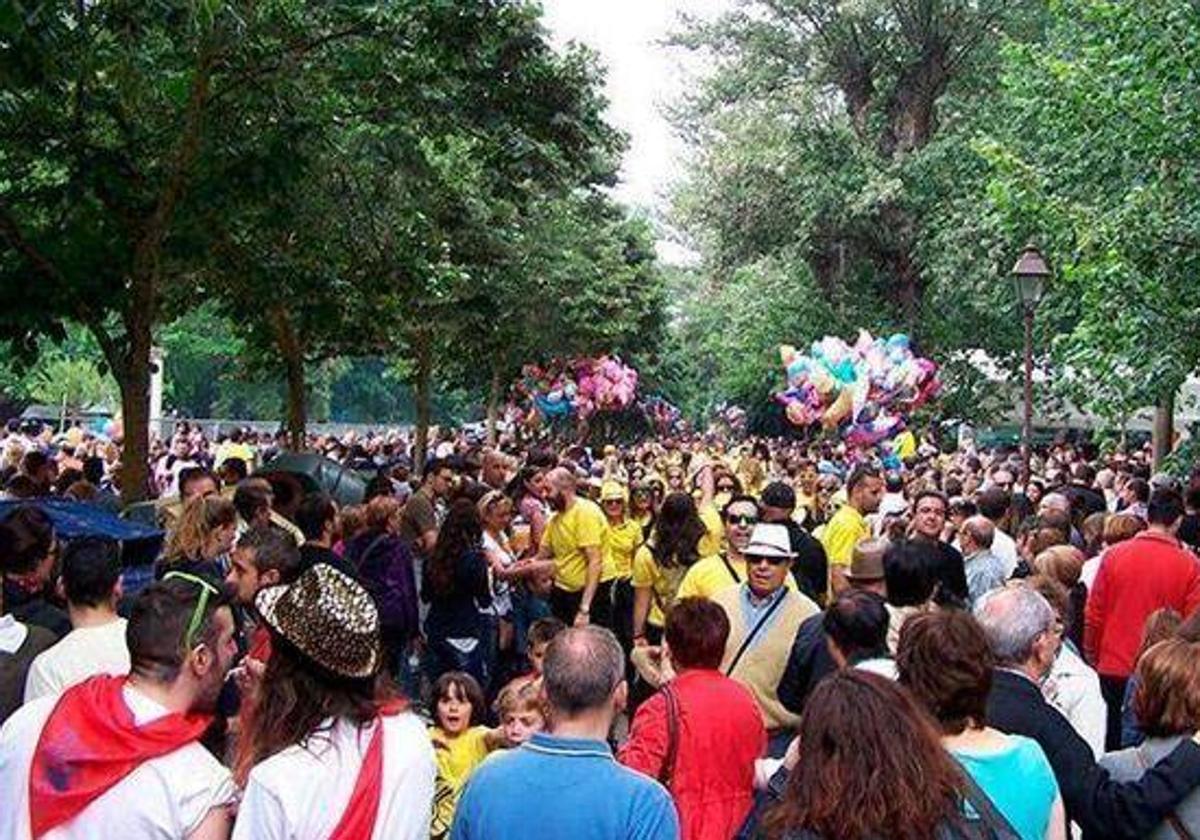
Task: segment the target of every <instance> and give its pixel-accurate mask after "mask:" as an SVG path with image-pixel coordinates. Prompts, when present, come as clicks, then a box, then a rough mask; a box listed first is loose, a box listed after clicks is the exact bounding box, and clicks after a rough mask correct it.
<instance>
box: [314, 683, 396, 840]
mask: <svg viewBox="0 0 1200 840" xmlns="http://www.w3.org/2000/svg"><path fill="white" fill-rule="evenodd" d="M407 707H408V704H407V703H405V702H404V701H403V700H395V701H392V702H390V703H386V704H384V705H383V706H382V707H380V709H379V718H378V719H377V721H376V723H375V731H374V732H373V733H372V734H371V743H369V744H368V745H367V752H366V754H365V755H364V756H363V762H362V766H361V767H359V768H358V778H357V779H356V780H355V782H354V791H353V792H352V793H351V794H350V801H349V802H348V803H347V804H346V810H345V811H343V812H342V818H341V820H339V821H338V824H337V827H336V828H334V830H333V833H332V834H330V835H329V840H371V834H372V832H374V830H375V821H376V820H377V819H378V818H379V800H380V796H381V794H382V792H383V719H384V718H385V717H389V716H391V715H396V714H399V713H400V712H402V711H404V710H405V709H406V708H407Z"/></svg>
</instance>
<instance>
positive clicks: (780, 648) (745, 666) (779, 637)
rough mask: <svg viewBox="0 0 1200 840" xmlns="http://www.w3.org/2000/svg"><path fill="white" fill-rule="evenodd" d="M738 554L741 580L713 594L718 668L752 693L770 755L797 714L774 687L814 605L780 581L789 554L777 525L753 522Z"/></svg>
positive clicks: (779, 751) (781, 746)
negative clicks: (719, 622) (719, 635)
mask: <svg viewBox="0 0 1200 840" xmlns="http://www.w3.org/2000/svg"><path fill="white" fill-rule="evenodd" d="M743 554H744V555H745V557H746V571H747V575H746V580H745V581H744V582H742V583H740V584H738V585H737V586H731V587H730V588H728V589H725V590H722V591H721V592H718V593H717V594H716V595H715V596H714V597H713V601H715V602H716V603H718V604H720V605H721V607H722V608H723V609H724V610H725V613H726V615H727V616H728V617H729V627H730V632H729V640H728V641H727V642H726V644H725V657H724V659H723V660H722V662H721V670H722V671H723V672H724V673H725V675H726V676H729V677H732V678H733V679H735V680H737V681H738V682H740V683H742V684H743V685H744V686H746V688H748V689H750V692H751V693H752V694H753V695H754V699H755V701H756V702H757V703H758V708H759V710H760V711H761V712H762V716H763V723H764V725H765V726H766V727H767V732H768V734H769V736H770V751H771V755H772V756H776V757H778V756H782V755H783V753H784V751H785V750H786V749H787V745H788V742H789V741H790V739H791V737H792V730H793V729H794V728H795V727H796V725H797V724H798V723H799V720H800V719H799V717H798V716H797V715H795V714H793V713H791V712H789V711H788V710H787V709H786V708H784V706H783V704H782V703H781V702H780V701H779V694H778V692H777V688H778V686H779V681H780V679H781V678H782V677H783V672H784V669H785V668H787V661H788V653H789V652H790V651H791V647H792V640H793V639H795V638H796V632H797V631H798V630H799V629H800V624H801V623H802V622H803V621H804V620H805V619H806V618H808V617H809V616H811V615H815V614H816V613H818V612H819V611H820V610H819V608H818V607H817V605H816V604H814V603H813V602H812V600H811V599H809V598H807V597H806V596H804V595H802V594H800V593H799V592H796V591H794V590H792V589H789V588H788V587H787V586H786V583H787V578H788V572H789V569H790V568H791V563H792V560H793V559H794V555H793V554H792V546H791V540H790V538H789V536H788V531H787V528H785V527H784V526H783V525H773V524H759V525H756V526H755V527H754V531H753V533H752V534H751V536H750V544H749V545H748V546H747V547H746V549H745V551H744V552H743Z"/></svg>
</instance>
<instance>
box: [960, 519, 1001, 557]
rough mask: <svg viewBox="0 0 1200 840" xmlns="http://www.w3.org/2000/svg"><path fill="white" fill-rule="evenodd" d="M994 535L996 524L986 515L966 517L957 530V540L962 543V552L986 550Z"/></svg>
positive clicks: (970, 552)
mask: <svg viewBox="0 0 1200 840" xmlns="http://www.w3.org/2000/svg"><path fill="white" fill-rule="evenodd" d="M995 537H996V526H995V525H993V524H992V520H990V519H988V518H987V517H986V516H971V517H968V518H967V519H966V520H965V521H964V522H963V524H962V528H961V529H960V530H959V540H960V542H961V543H962V548H963V554H974V553H975V552H976V551H987V550H988V549H990V548H991V547H992V540H993V539H995Z"/></svg>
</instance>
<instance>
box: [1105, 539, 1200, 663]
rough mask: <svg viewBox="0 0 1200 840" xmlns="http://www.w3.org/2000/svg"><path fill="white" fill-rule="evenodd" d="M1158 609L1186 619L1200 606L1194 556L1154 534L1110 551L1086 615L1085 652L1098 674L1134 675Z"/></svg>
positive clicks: (1198, 567) (1199, 579)
mask: <svg viewBox="0 0 1200 840" xmlns="http://www.w3.org/2000/svg"><path fill="white" fill-rule="evenodd" d="M1160 607H1170V608H1171V609H1173V610H1176V611H1177V612H1178V613H1179V614H1180V615H1182V616H1183V617H1184V618H1187V617H1188V616H1189V615H1191V614H1192V611H1193V610H1195V609H1196V608H1197V607H1200V563H1198V562H1197V560H1196V557H1195V556H1194V555H1193V554H1192V553H1191V552H1189V551H1187V550H1185V549H1184V548H1182V546H1181V545H1180V543H1179V540H1177V539H1175V538H1174V537H1172V536H1169V535H1167V534H1163V533H1156V532H1154V531H1143V532H1142V533H1140V534H1138V535H1137V536H1135V537H1134V538H1133V539H1130V540H1126V541H1125V542H1123V543H1120V544H1118V545H1115V546H1113V547H1112V548H1110V549H1108V551H1107V552H1106V553H1105V555H1104V560H1103V562H1101V564H1100V571H1099V573H1098V574H1097V575H1096V580H1095V583H1093V584H1092V589H1091V591H1090V592H1089V593H1088V599H1087V607H1086V610H1085V612H1084V628H1083V646H1084V650H1085V652H1086V653H1087V658H1088V660H1089V661H1091V662H1092V663H1094V664H1095V666H1096V670H1097V671H1098V672H1099V673H1100V674H1103V675H1104V676H1111V677H1128V676H1129V675H1130V674H1131V673H1132V672H1133V666H1134V665H1135V664H1136V663H1135V662H1134V657H1135V656H1136V655H1137V649H1138V646H1139V645H1140V644H1141V642H1142V629H1143V627H1144V626H1145V624H1146V619H1147V618H1148V617H1149V616H1150V614H1151V613H1152V612H1154V611H1155V610H1157V609H1159V608H1160Z"/></svg>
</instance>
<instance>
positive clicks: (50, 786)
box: [29, 675, 212, 840]
mask: <svg viewBox="0 0 1200 840" xmlns="http://www.w3.org/2000/svg"><path fill="white" fill-rule="evenodd" d="M125 680H126V678H125V677H111V676H107V675H101V676H96V677H92V678H91V679H89V680H87V681H86V682H83V683H80V684H79V685H76V686H73V687H71V688H68V689H67V690H66V691H64V692H63V693H62V696H61V697H59V699H58V703H57V704H56V705H55V706H54V711H52V712H51V713H50V717H49V718H47V720H46V724H45V726H43V727H42V732H41V735H40V736H39V737H38V743H37V750H36V751H35V752H34V755H33V765H32V768H31V770H30V773H29V824H30V828H31V830H32V833H33V837H34V838H35V840H36V838H38V837H41V836H42V835H43V834H45V833H46V832H47V831H50V830H51V829H52V828H56V827H58V826H60V825H63V824H64V823H67V822H70V821H71V820H73V819H74V818H75V817H76V816H78V815H79V813H80V812H81V811H82V810H83V809H84V808H86V807H87V806H88V805H90V804H91V803H92V802H93V801H94V800H95V799H97V798H99V797H100V796H101V795H102V794H104V793H105V792H106V791H107V790H109V789H110V788H112V787H113V786H114V785H116V784H117V783H118V782H119V781H121V780H122V779H124V778H125V777H126V776H128V775H129V774H130V773H132V772H133V771H134V770H135V769H137V767H138V766H139V765H141V764H143V763H145V762H146V761H149V760H150V759H152V758H157V757H159V756H163V755H166V754H168V753H171V752H174V751H175V750H177V749H179V748H180V747H182V746H185V745H186V744H190V743H191V742H193V741H195V740H196V739H197V738H199V737H200V736H201V735H202V734H203V733H204V730H205V729H207V728H208V725H209V723H210V722H211V721H212V716H211V715H200V714H181V713H178V712H173V713H171V714H168V715H165V716H164V717H160V718H158V719H157V720H154V721H151V722H150V723H147V724H146V725H145V726H138V725H137V724H136V723H135V722H134V718H133V712H132V711H130V709H129V706H127V705H126V704H125V698H124V697H123V696H122V693H121V689H122V688H123V687H124V685H125Z"/></svg>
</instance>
